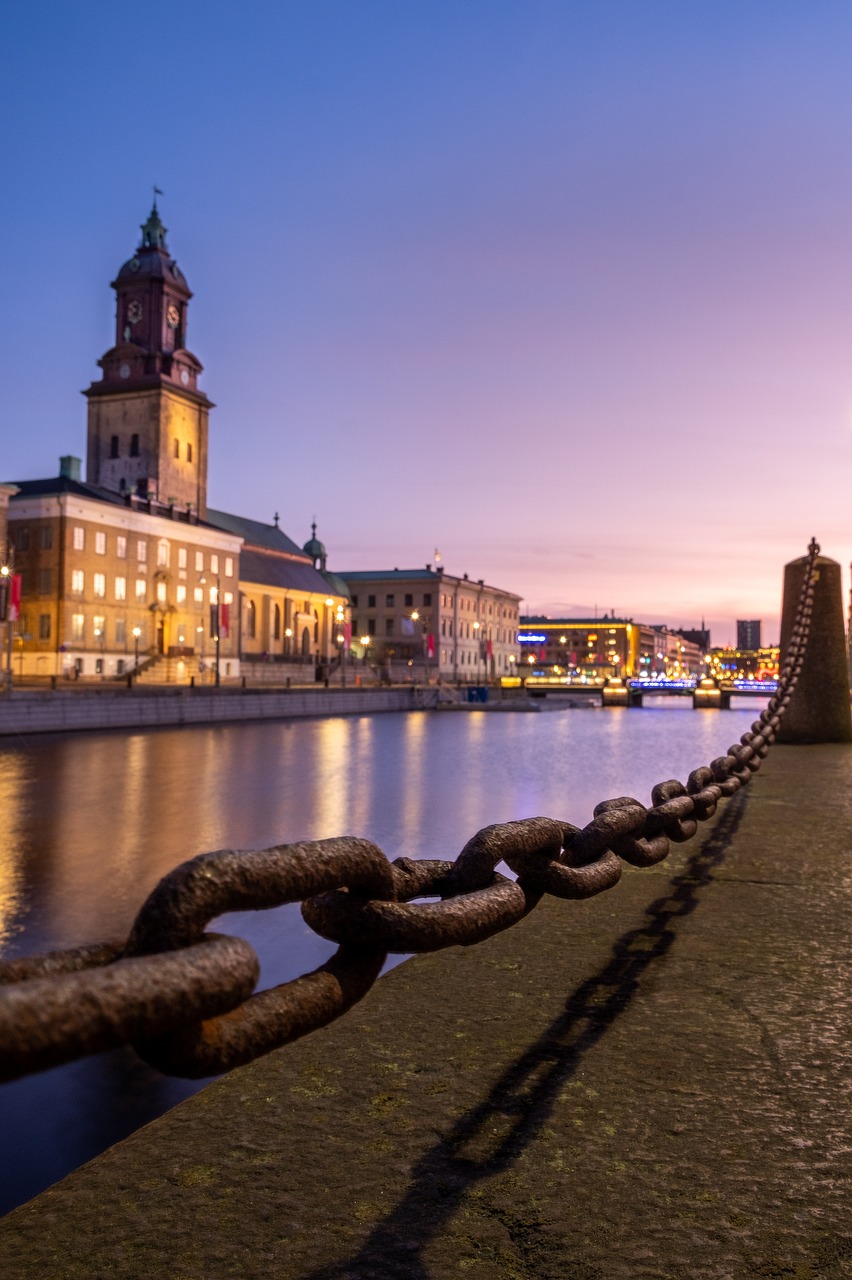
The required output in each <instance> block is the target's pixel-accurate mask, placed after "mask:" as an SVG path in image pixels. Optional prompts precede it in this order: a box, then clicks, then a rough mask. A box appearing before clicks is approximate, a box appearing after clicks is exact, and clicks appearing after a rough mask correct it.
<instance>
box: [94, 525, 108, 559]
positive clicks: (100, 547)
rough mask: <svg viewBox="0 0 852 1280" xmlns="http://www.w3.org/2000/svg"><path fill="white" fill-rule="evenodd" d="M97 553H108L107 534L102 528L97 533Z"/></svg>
mask: <svg viewBox="0 0 852 1280" xmlns="http://www.w3.org/2000/svg"><path fill="white" fill-rule="evenodd" d="M95 555H98V556H105V555H106V534H105V533H104V532H103V530H102V529H100V530H98V532H97V533H96V534H95Z"/></svg>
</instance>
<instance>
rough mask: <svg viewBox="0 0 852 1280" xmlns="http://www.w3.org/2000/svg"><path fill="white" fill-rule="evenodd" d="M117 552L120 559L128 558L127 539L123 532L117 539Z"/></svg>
mask: <svg viewBox="0 0 852 1280" xmlns="http://www.w3.org/2000/svg"><path fill="white" fill-rule="evenodd" d="M115 554H116V555H117V556H118V558H119V560H126V559H127V539H126V538H125V537H124V536H123V534H119V535H118V537H117V538H116V540H115Z"/></svg>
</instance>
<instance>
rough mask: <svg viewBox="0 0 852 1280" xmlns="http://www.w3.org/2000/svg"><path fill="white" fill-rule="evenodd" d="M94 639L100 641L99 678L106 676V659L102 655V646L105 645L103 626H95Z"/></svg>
mask: <svg viewBox="0 0 852 1280" xmlns="http://www.w3.org/2000/svg"><path fill="white" fill-rule="evenodd" d="M95 639H96V640H98V641H100V646H101V679H102V680H104V679H105V678H106V659H105V657H104V646H105V645H106V636H105V635H104V629H103V627H95Z"/></svg>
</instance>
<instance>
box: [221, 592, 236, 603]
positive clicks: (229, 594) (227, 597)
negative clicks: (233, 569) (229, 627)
mask: <svg viewBox="0 0 852 1280" xmlns="http://www.w3.org/2000/svg"><path fill="white" fill-rule="evenodd" d="M223 598H224V601H225V604H233V603H234V593H233V591H226V592H225V594H224V597H223Z"/></svg>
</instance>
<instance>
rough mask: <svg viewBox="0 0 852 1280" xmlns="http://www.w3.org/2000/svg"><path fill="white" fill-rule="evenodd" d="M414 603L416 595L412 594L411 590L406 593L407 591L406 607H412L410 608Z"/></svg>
mask: <svg viewBox="0 0 852 1280" xmlns="http://www.w3.org/2000/svg"><path fill="white" fill-rule="evenodd" d="M413 604H414V596H413V595H412V594H411V592H410V591H406V593H405V607H406V609H410V608H411V606H412V605H413Z"/></svg>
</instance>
